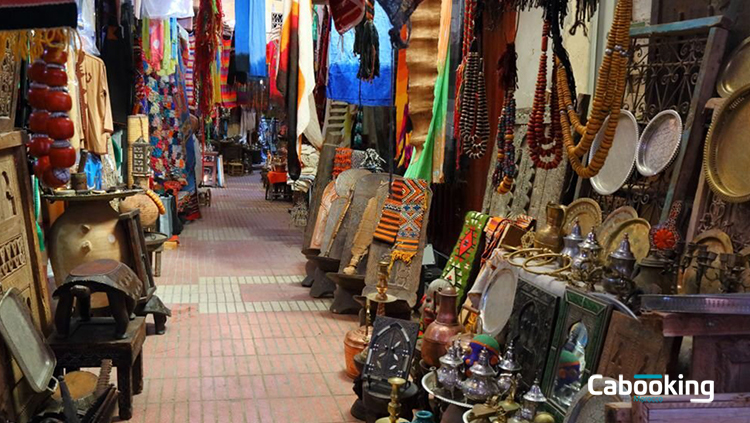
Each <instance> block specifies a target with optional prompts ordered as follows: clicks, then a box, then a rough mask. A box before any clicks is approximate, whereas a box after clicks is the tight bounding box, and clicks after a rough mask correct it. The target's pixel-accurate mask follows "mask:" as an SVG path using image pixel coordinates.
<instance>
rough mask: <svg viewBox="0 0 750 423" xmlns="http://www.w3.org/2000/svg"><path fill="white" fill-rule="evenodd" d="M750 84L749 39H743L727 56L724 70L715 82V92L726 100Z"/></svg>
mask: <svg viewBox="0 0 750 423" xmlns="http://www.w3.org/2000/svg"><path fill="white" fill-rule="evenodd" d="M749 83H750V37H748V38H745V39H744V40H743V41H742V43H740V45H739V46H737V48H736V49H734V51H733V52H732V54H730V55H729V60H727V63H726V65H724V69H722V71H721V74H719V78H718V79H717V80H716V91H718V92H719V95H720V96H722V97H724V98H727V97H729V96H731V95H732V94H734V92H735V91H737V90H739V89H740V88H742V87H744V86H745V85H747V84H749Z"/></svg>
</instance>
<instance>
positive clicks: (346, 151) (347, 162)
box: [331, 147, 352, 179]
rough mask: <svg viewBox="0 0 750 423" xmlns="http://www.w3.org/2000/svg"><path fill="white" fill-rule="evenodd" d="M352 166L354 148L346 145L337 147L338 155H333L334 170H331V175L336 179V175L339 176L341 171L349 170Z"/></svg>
mask: <svg viewBox="0 0 750 423" xmlns="http://www.w3.org/2000/svg"><path fill="white" fill-rule="evenodd" d="M351 168H352V149H351V148H346V147H338V148H336V155H335V156H333V171H331V176H333V179H336V177H338V176H339V174H340V173H341V172H343V171H346V170H349V169H351Z"/></svg>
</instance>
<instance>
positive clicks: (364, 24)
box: [354, 0, 380, 81]
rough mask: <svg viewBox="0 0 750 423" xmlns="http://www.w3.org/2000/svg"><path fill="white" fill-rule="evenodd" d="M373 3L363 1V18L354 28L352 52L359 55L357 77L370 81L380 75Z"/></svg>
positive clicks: (370, 0) (371, 0)
mask: <svg viewBox="0 0 750 423" xmlns="http://www.w3.org/2000/svg"><path fill="white" fill-rule="evenodd" d="M374 17H375V3H373V0H367V2H366V3H365V18H364V19H362V21H361V22H360V23H359V24H357V26H356V27H355V28H354V54H356V55H358V56H359V72H357V78H359V79H361V80H363V81H372V80H373V79H375V78H377V77H378V76H380V54H379V53H378V52H379V51H380V39H379V38H378V29H377V27H375V22H374Z"/></svg>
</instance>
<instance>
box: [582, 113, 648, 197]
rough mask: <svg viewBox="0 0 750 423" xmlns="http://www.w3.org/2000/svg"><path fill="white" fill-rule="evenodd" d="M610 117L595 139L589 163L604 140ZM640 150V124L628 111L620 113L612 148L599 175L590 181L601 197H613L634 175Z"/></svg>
mask: <svg viewBox="0 0 750 423" xmlns="http://www.w3.org/2000/svg"><path fill="white" fill-rule="evenodd" d="M608 122H609V117H608V118H607V119H605V120H604V123H603V126H602V129H601V130H600V131H599V133H598V134H597V135H596V138H594V143H593V144H592V145H591V150H590V152H589V161H590V160H591V159H592V158H593V157H594V154H596V151H597V150H598V149H599V146H600V145H601V143H602V140H603V139H604V134H605V132H606V130H605V128H606V127H607V123H608ZM637 148H638V122H636V120H635V116H633V114H632V113H630V112H628V111H627V110H622V111H620V116H619V117H618V120H617V131H616V132H615V138H614V140H612V147H611V148H610V149H609V155H607V159H606V160H605V162H604V166H602V168H601V170H599V173H598V174H597V175H596V176H594V177H593V178H591V179H590V182H591V187H592V188H594V190H595V191H596V192H598V193H599V194H601V195H611V194H614V193H615V192H616V191H617V190H619V189H620V187H622V186H623V185H624V184H625V182H626V181H627V180H628V178H630V174H631V173H633V167H634V165H635V155H636V151H637Z"/></svg>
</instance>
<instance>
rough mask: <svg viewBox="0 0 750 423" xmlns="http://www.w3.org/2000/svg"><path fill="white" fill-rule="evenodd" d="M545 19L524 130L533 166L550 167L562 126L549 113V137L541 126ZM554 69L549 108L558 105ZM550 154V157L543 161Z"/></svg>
mask: <svg viewBox="0 0 750 423" xmlns="http://www.w3.org/2000/svg"><path fill="white" fill-rule="evenodd" d="M549 29H550V24H549V21H546V20H545V21H544V29H543V30H542V54H541V56H540V58H539V72H538V74H537V81H536V89H535V91H534V102H533V104H532V108H531V116H530V117H529V126H528V130H527V132H526V141H527V143H528V145H529V156H530V158H531V161H532V162H533V163H534V166H535V167H537V168H540V169H554V168H556V167H557V166H558V165H559V164H560V162H561V161H562V158H563V141H562V128H561V126H560V114H559V113H554V112H553V113H551V125H550V131H551V137H549V138H548V137H547V135H546V133H545V128H544V111H545V109H546V105H547V101H546V97H547V95H546V94H547V93H546V91H547V43H548V40H549ZM556 77H557V68H556V67H553V69H552V96H551V98H550V109H551V110H554V109H555V108H556V107H558V100H557V82H556ZM550 157H552V159H551V160H547V159H549V158H550Z"/></svg>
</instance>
